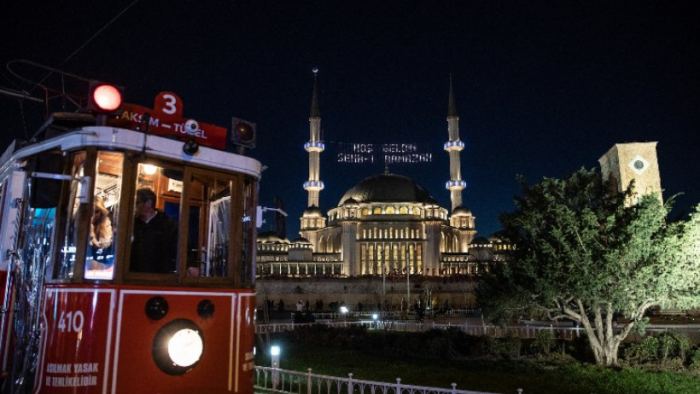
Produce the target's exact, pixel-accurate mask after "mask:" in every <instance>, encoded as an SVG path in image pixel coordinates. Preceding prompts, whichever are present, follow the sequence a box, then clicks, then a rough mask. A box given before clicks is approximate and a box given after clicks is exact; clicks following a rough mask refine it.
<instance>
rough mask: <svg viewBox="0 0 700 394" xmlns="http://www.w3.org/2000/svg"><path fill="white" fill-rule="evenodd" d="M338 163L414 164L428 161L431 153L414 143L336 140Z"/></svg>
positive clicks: (430, 159) (431, 159) (430, 158)
mask: <svg viewBox="0 0 700 394" xmlns="http://www.w3.org/2000/svg"><path fill="white" fill-rule="evenodd" d="M336 144H337V146H338V153H337V161H338V163H351V164H372V163H385V164H414V163H430V162H432V161H433V154H432V153H431V152H428V150H427V149H426V147H425V146H423V145H422V144H416V143H387V144H375V143H360V142H358V143H348V142H338V143H336Z"/></svg>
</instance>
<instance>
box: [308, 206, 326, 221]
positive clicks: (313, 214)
mask: <svg viewBox="0 0 700 394" xmlns="http://www.w3.org/2000/svg"><path fill="white" fill-rule="evenodd" d="M303 216H304V217H305V218H320V217H322V216H323V212H321V208H319V207H317V206H313V207H308V208H306V209H305V210H304V215H303Z"/></svg>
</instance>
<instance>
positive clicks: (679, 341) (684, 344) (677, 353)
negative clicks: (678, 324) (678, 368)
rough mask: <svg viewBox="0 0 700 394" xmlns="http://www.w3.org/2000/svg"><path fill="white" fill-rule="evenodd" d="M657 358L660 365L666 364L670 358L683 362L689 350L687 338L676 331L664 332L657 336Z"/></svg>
mask: <svg viewBox="0 0 700 394" xmlns="http://www.w3.org/2000/svg"><path fill="white" fill-rule="evenodd" d="M658 340H659V356H660V358H661V362H662V363H666V362H667V361H668V360H669V359H671V358H679V359H681V360H685V356H686V354H687V353H688V351H689V350H690V341H688V338H687V337H686V336H685V335H683V334H681V333H679V332H677V331H664V332H662V333H661V334H659V336H658Z"/></svg>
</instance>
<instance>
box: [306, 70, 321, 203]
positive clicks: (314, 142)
mask: <svg viewBox="0 0 700 394" xmlns="http://www.w3.org/2000/svg"><path fill="white" fill-rule="evenodd" d="M313 71H314V93H313V96H312V97H311V116H310V117H309V134H310V138H309V142H307V143H306V144H304V149H306V151H307V152H309V180H308V181H306V182H304V189H306V191H307V192H308V193H309V202H308V207H320V206H319V201H318V200H319V198H318V197H319V193H320V192H321V190H323V182H321V179H320V164H319V157H320V155H321V152H323V151H324V150H325V149H326V147H325V145H323V142H321V112H320V111H319V109H318V81H317V78H316V76H317V74H318V69H317V68H314V70H313Z"/></svg>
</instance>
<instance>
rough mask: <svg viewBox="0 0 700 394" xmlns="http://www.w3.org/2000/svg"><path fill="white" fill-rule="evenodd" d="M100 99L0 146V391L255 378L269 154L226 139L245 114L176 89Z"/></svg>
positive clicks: (214, 387)
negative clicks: (208, 112)
mask: <svg viewBox="0 0 700 394" xmlns="http://www.w3.org/2000/svg"><path fill="white" fill-rule="evenodd" d="M104 109H105V110H106V111H107V112H110V111H111V112H112V115H105V114H101V113H99V111H97V112H98V114H97V115H96V114H95V113H94V112H93V113H82V114H79V113H75V114H74V113H70V114H69V113H54V114H53V115H51V117H50V118H49V119H48V121H47V122H46V123H45V124H44V125H43V126H42V128H41V129H40V130H39V131H38V132H37V134H36V135H35V137H34V138H33V140H32V141H31V143H28V144H23V145H22V144H20V143H18V142H15V143H14V144H13V145H12V146H10V147H9V148H8V150H7V151H6V152H5V153H4V155H3V156H2V159H0V166H1V167H0V226H1V227H0V251H1V253H0V286H1V287H0V308H1V311H0V312H1V313H0V365H1V367H2V379H3V381H4V382H3V388H2V390H3V391H2V392H3V393H102V394H107V393H110V394H115V393H168V394H173V393H252V392H253V374H254V370H253V354H254V326H253V325H254V308H255V305H256V302H255V293H254V281H255V272H254V261H255V256H254V253H255V221H256V214H255V213H256V204H257V190H258V181H259V179H260V172H261V165H260V163H259V162H258V161H256V160H254V159H251V158H249V157H246V156H244V155H242V154H239V153H241V148H240V146H237V145H234V143H235V141H234V142H233V143H232V141H231V138H232V133H236V132H243V133H250V132H251V130H250V129H246V127H247V126H246V125H243V126H245V127H243V128H242V129H240V130H238V131H237V130H235V127H233V128H232V129H233V130H231V129H224V128H220V127H216V126H212V125H205V124H198V123H197V122H193V121H187V120H186V119H184V118H182V115H181V112H182V103H181V102H180V101H179V98H178V97H177V96H176V95H174V94H172V93H167V92H166V93H161V95H160V96H158V98H157V100H156V105H155V106H154V108H153V109H147V108H144V107H138V106H133V105H132V106H128V105H125V106H120V105H116V106H114V105H112V106H110V105H109V104H108V105H106V106H105V108H104ZM222 133H223V135H222ZM239 137H240V136H239ZM244 137H245V136H244ZM248 137H250V135H249V134H248ZM227 147H228V148H229V149H226V148H227ZM231 148H233V149H231ZM227 150H228V151H227ZM231 151H236V152H239V153H232V152H231ZM144 190H145V191H144ZM158 212H161V213H158ZM163 213H164V214H165V215H163ZM158 215H161V216H162V217H161V216H158ZM166 216H167V217H166ZM159 217H160V218H161V219H162V220H164V221H166V222H167V223H169V224H168V225H167V226H163V225H159V226H156V225H153V221H156V219H158V218H159ZM139 220H142V222H143V223H140V222H139ZM139 223H140V224H139ZM144 226H145V227H144ZM168 226H169V227H168ZM168 229H170V230H172V231H170V230H168ZM149 231H150V233H148V232H149ZM168 231H170V233H169V232H168ZM146 234H150V235H146ZM169 234H172V237H171V236H170V235H169ZM140 237H146V238H144V239H140V240H139V238H140ZM146 249H148V250H147V251H146Z"/></svg>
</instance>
